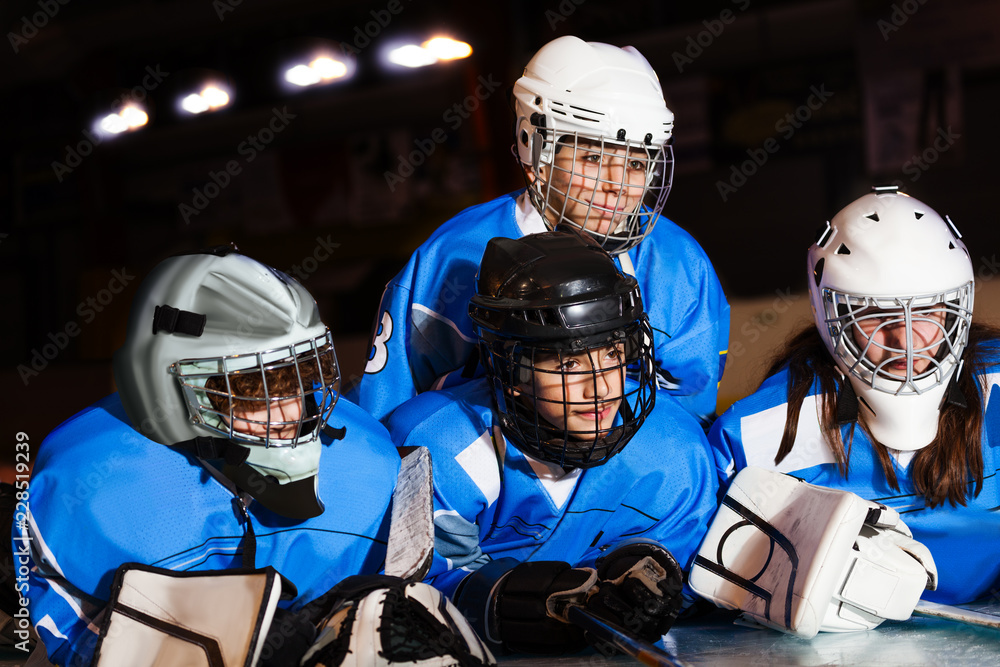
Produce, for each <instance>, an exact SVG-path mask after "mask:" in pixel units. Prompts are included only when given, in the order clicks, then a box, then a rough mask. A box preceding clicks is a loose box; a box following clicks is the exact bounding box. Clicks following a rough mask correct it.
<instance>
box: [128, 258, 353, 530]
mask: <svg viewBox="0 0 1000 667" xmlns="http://www.w3.org/2000/svg"><path fill="white" fill-rule="evenodd" d="M114 373H115V382H116V383H117V386H118V390H119V392H120V396H121V400H122V404H123V405H124V407H125V411H126V413H127V414H128V416H129V418H130V419H131V420H132V423H133V425H134V426H135V428H136V429H137V430H138V431H140V432H141V433H142V434H143V435H145V436H146V437H148V438H150V439H151V440H154V441H156V442H159V443H162V444H164V445H169V446H179V447H182V448H184V449H187V450H189V451H192V452H194V453H195V455H196V456H198V457H199V458H205V459H210V458H225V460H226V464H225V467H224V468H223V471H224V472H225V473H226V475H227V476H228V477H230V479H232V480H233V481H234V482H236V485H237V486H238V487H239V488H241V489H242V490H244V491H246V492H247V493H249V494H250V495H252V496H253V497H254V498H255V499H256V500H258V501H260V502H261V503H262V504H263V505H264V506H265V507H268V508H269V509H271V510H272V511H275V512H277V513H279V514H282V515H284V516H288V517H291V518H298V519H303V518H308V517H310V516H316V515H318V514H320V513H322V511H323V505H322V502H320V500H319V498H318V496H317V494H316V474H317V470H318V467H319V459H320V449H321V446H322V445H321V442H320V432H321V430H322V429H323V428H324V427H325V425H326V421H327V419H328V418H329V416H330V413H331V411H332V410H333V406H334V404H335V403H336V400H337V398H338V396H339V389H340V372H339V368H338V365H337V359H336V355H335V353H334V349H333V342H332V340H331V338H330V332H329V330H328V329H327V328H326V326H325V325H324V324H323V322H322V321H321V320H320V317H319V312H318V309H317V307H316V302H315V301H314V300H313V298H312V296H311V295H310V294H309V292H308V291H306V289H305V288H304V287H303V286H302V285H300V284H299V283H298V282H296V281H295V280H294V279H292V278H290V277H289V276H287V275H285V274H284V273H282V272H280V271H276V270H275V269H272V268H271V267H269V266H266V265H265V264H261V263H260V262H257V261H255V260H253V259H250V258H249V257H246V256H244V255H240V254H237V253H235V252H233V251H232V250H231V249H229V248H220V249H216V250H213V251H207V252H203V253H196V254H187V255H178V256H175V257H171V258H169V259H167V260H165V261H163V262H162V263H160V264H159V265H158V266H157V267H156V268H155V269H153V271H152V272H151V273H150V275H149V276H148V277H147V278H146V279H145V280H144V281H143V283H142V285H141V286H140V288H139V291H138V293H137V294H136V296H135V299H134V301H133V304H132V310H131V312H130V314H129V324H128V333H127V338H126V340H125V344H124V345H123V346H122V347H121V348H120V349H119V350H118V351H117V352H116V353H115V355H114ZM231 445H235V447H232V446H231ZM213 447H214V448H213Z"/></svg>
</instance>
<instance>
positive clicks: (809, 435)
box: [740, 395, 835, 473]
mask: <svg viewBox="0 0 1000 667" xmlns="http://www.w3.org/2000/svg"><path fill="white" fill-rule="evenodd" d="M817 398H818V397H817V396H816V395H812V396H807V397H806V398H805V400H804V401H802V410H801V411H800V412H799V424H798V430H797V431H796V434H795V444H794V446H793V447H792V451H791V452H789V454H788V456H786V457H785V458H784V459H783V460H782V461H781V463H780V464H778V465H775V464H774V456H775V454H777V453H778V446H779V445H780V444H781V434H782V433H783V432H784V429H785V411H786V410H787V409H788V404H787V403H782V404H781V405H777V406H775V407H773V408H768V409H767V410H764V411H762V412H758V413H756V414H753V415H748V416H746V417H743V418H742V419H740V431H741V432H742V434H743V452H744V454H745V455H746V457H747V465H748V466H759V467H761V468H767V469H769V470H776V471H777V472H784V473H787V472H792V471H794V470H802V469H804V468H811V467H812V466H816V465H820V464H823V463H834V462H835V461H834V458H833V453H832V452H831V451H830V446H829V445H828V444H827V443H826V441H825V440H824V439H823V436H822V433H821V432H820V426H819V407H818V405H817V400H816V399H817Z"/></svg>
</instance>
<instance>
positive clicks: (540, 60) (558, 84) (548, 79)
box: [513, 36, 674, 254]
mask: <svg viewBox="0 0 1000 667" xmlns="http://www.w3.org/2000/svg"><path fill="white" fill-rule="evenodd" d="M513 94H514V113H515V115H516V119H515V131H514V142H515V146H516V150H517V156H518V158H519V159H520V161H521V164H522V167H524V168H525V170H526V173H528V170H530V176H529V177H528V179H527V180H528V192H529V194H530V196H531V199H532V203H533V204H534V206H535V208H536V209H538V211H539V212H540V213H541V214H542V217H543V218H544V219H545V224H546V225H547V226H548V228H549V229H554V228H555V226H556V225H558V224H560V223H563V222H565V223H568V224H571V225H573V226H575V227H578V228H581V229H582V228H585V227H587V226H588V225H587V222H588V221H590V220H591V219H592V218H597V217H600V213H601V212H600V210H594V209H593V208H592V206H590V199H591V198H590V197H589V196H587V195H586V194H584V195H582V196H575V195H573V194H572V193H570V192H568V190H569V188H568V187H567V186H565V185H560V184H559V181H560V180H563V181H565V180H568V178H570V177H572V176H574V175H577V176H579V174H573V173H567V172H566V170H565V169H564V173H563V174H562V176H563V177H564V178H561V179H560V178H559V177H558V176H559V175H558V174H556V173H554V169H555V167H554V161H555V155H556V151H558V150H560V149H561V150H564V151H574V150H576V149H577V147H578V146H581V147H582V146H584V145H586V146H587V147H588V151H589V152H590V153H591V154H593V153H599V154H600V156H601V160H602V162H603V161H604V160H605V159H610V157H609V156H611V155H612V154H615V153H617V154H619V155H621V154H623V153H625V152H626V151H627V155H628V161H629V162H630V163H634V164H635V165H636V166H637V167H638V168H641V169H643V170H644V172H645V173H644V184H643V188H644V189H643V191H642V194H641V197H640V198H639V201H640V202H641V205H637V206H635V207H633V208H632V210H629V211H626V212H625V213H626V214H627V215H624V216H618V218H620V219H616V223H615V225H614V226H612V227H610V228H609V229H607V230H606V231H604V232H603V233H602V232H595V231H594V230H590V229H589V230H588V231H590V232H591V233H592V234H594V236H595V237H596V238H597V239H598V240H599V241H600V242H601V245H602V246H604V249H605V250H607V251H608V252H611V253H612V254H616V253H621V252H624V251H626V250H628V249H629V248H631V247H633V246H635V245H636V244H638V243H639V242H640V241H641V240H642V239H643V238H644V237H645V236H646V235H647V234H649V232H650V231H651V230H652V228H653V225H654V224H655V222H656V217H657V215H658V214H659V213H660V211H661V210H662V208H663V204H664V202H665V201H666V199H667V194H668V193H669V191H670V185H671V180H672V177H673V151H672V148H671V146H670V145H669V143H670V139H671V137H672V135H673V128H674V114H673V112H672V111H671V110H670V109H668V108H667V105H666V102H665V101H664V99H663V90H662V88H661V87H660V82H659V79H657V77H656V72H654V71H653V68H652V67H650V65H649V63H648V62H647V61H646V59H645V58H644V57H643V56H642V54H640V53H639V52H638V51H637V50H636V49H635V48H634V47H631V46H626V47H624V48H619V47H617V46H612V45H610V44H602V43H600V42H584V41H583V40H581V39H580V38H578V37H573V36H564V37H559V38H558V39H555V40H553V41H551V42H549V43H548V44H546V45H545V46H543V47H542V48H541V49H539V51H538V52H537V53H536V54H535V55H534V57H533V58H532V59H531V60H530V61H529V62H528V65H527V66H526V67H525V68H524V75H523V76H521V78H519V79H518V80H517V81H516V82H515V83H514V91H513ZM574 156H575V154H574ZM543 168H544V171H543ZM590 182H592V183H593V185H592V186H591V187H592V190H591V191H592V192H594V193H596V192H597V190H598V189H602V188H605V187H609V188H614V187H617V188H619V189H623V188H624V186H625V173H624V170H622V172H621V176H620V177H613V178H612V179H611V180H609V175H608V174H604V175H602V177H601V178H600V179H592V180H591V181H590ZM560 188H561V189H560ZM619 201H621V200H620V198H619ZM622 203H624V202H622ZM630 206H631V205H630ZM581 207H586V208H585V210H586V213H580V212H575V213H574V214H573V217H572V218H571V217H570V216H569V215H568V208H573V209H581ZM580 218H583V219H582V220H581V219H580ZM589 226H591V227H592V226H593V224H591V225H589Z"/></svg>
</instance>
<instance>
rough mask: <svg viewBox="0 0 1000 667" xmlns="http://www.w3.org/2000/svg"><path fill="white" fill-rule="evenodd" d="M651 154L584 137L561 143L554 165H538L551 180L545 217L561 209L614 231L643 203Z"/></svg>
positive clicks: (586, 224) (590, 225)
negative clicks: (576, 140) (602, 145)
mask: <svg viewBox="0 0 1000 667" xmlns="http://www.w3.org/2000/svg"><path fill="white" fill-rule="evenodd" d="M650 160H651V158H650V156H648V155H647V154H646V152H645V151H643V150H639V149H628V150H626V149H625V148H624V147H622V146H613V145H610V144H605V145H604V147H603V151H602V147H601V144H600V143H596V142H592V141H586V140H583V139H581V140H579V141H578V142H577V143H576V144H572V143H570V144H562V145H561V147H560V149H559V150H558V151H557V152H556V154H555V158H554V159H553V161H552V165H551V167H550V166H549V165H542V166H540V167H539V172H540V176H541V178H542V179H544V180H545V182H547V183H548V188H547V199H548V205H549V208H547V209H546V210H545V212H544V215H545V216H546V217H547V218H548V219H549V221H550V222H552V223H558V222H559V220H558V219H557V218H558V216H559V213H560V212H562V215H563V217H564V218H566V219H567V220H569V221H571V222H574V223H576V224H577V225H579V226H580V227H582V228H584V229H587V230H590V231H591V232H593V233H595V234H598V235H604V234H607V233H609V232H610V233H614V232H615V230H616V229H617V228H618V226H619V225H620V224H621V223H623V222H624V221H625V220H626V219H627V218H628V216H630V215H631V214H633V213H634V212H635V211H636V210H637V209H638V208H639V205H640V204H641V203H642V195H643V192H644V191H645V185H646V171H647V167H648V166H649V163H650Z"/></svg>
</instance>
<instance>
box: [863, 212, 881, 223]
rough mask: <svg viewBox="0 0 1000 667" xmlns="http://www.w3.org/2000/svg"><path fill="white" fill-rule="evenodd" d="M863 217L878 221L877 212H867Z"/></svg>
mask: <svg viewBox="0 0 1000 667" xmlns="http://www.w3.org/2000/svg"><path fill="white" fill-rule="evenodd" d="M865 217H866V218H868V219H869V220H873V221H875V222H878V213H869V214H868V215H866V216H865Z"/></svg>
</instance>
